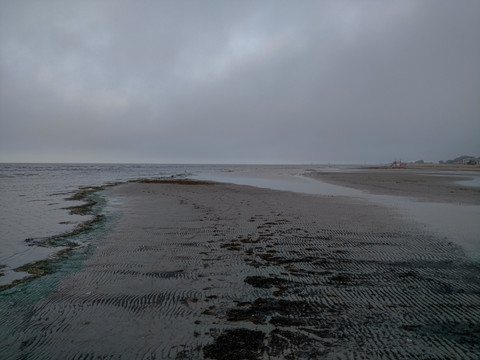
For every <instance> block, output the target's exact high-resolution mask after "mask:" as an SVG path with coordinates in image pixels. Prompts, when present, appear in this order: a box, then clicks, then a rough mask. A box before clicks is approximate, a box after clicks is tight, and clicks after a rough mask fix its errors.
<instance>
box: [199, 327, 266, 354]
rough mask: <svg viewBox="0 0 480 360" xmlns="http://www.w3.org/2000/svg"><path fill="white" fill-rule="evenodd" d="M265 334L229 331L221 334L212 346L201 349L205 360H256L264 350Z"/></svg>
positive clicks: (255, 331) (237, 330) (245, 330)
mask: <svg viewBox="0 0 480 360" xmlns="http://www.w3.org/2000/svg"><path fill="white" fill-rule="evenodd" d="M264 339H265V333H264V332H262V331H257V330H248V329H243V328H241V329H231V330H227V331H225V332H224V333H223V334H221V335H220V336H219V337H218V338H217V339H216V340H215V342H214V343H213V344H210V345H206V346H204V347H203V353H204V355H205V358H207V359H216V360H256V359H260V358H261V355H262V352H263V350H264V346H263V341H264Z"/></svg>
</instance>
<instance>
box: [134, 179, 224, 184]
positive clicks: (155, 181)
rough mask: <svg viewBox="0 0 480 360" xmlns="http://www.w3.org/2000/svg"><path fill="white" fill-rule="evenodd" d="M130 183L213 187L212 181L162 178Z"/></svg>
mask: <svg viewBox="0 0 480 360" xmlns="http://www.w3.org/2000/svg"><path fill="white" fill-rule="evenodd" d="M131 182H137V183H141V184H174V185H214V184H215V182H213V181H205V180H192V179H177V178H162V179H138V180H132V181H131Z"/></svg>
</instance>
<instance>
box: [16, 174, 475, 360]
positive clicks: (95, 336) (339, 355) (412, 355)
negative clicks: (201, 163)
mask: <svg viewBox="0 0 480 360" xmlns="http://www.w3.org/2000/svg"><path fill="white" fill-rule="evenodd" d="M371 174H372V175H368V183H369V184H370V185H369V186H370V189H373V188H380V187H381V186H380V184H382V185H384V189H388V191H391V190H392V189H394V188H395V189H396V190H395V191H397V192H398V194H399V195H401V194H404V193H408V194H412V193H417V192H418V193H419V194H420V193H421V194H422V196H427V197H428V198H429V199H433V198H435V199H437V200H438V201H451V199H453V197H455V198H456V199H457V201H458V199H459V198H458V196H463V197H462V198H461V199H462V200H461V201H465V202H466V203H469V204H478V201H479V197H478V191H477V190H475V189H474V188H473V190H472V189H470V188H469V189H470V190H459V191H458V192H455V193H451V192H450V191H451V188H450V187H451V186H456V185H448V184H447V185H445V184H446V183H445V182H442V181H441V177H439V178H438V179H439V180H438V182H436V181H437V180H435V181H434V182H433V184H430V185H426V184H425V182H427V183H428V181H430V180H428V179H426V178H425V177H424V176H422V175H418V174H409V175H404V177H401V180H400V181H398V178H397V177H396V178H395V179H393V178H392V177H390V175H388V174H387V175H385V176H383V175H374V173H371ZM314 176H319V177H320V176H321V177H322V178H325V179H326V178H329V179H330V180H327V181H332V182H335V183H340V184H342V183H347V182H348V183H350V184H352V183H354V184H355V186H359V187H360V186H367V185H365V184H364V185H361V183H362V181H363V182H364V181H365V179H367V178H366V176H367V175H365V174H363V175H362V174H360V175H359V174H357V175H356V177H355V176H353V175H352V176H350V175H343V174H341V175H340V174H335V175H332V174H328V175H325V174H317V175H314ZM342 176H343V177H344V178H343V180H342ZM349 176H350V177H349ZM402 176H403V175H402ZM359 184H360V185H359ZM427 188H428V189H429V190H428V191H425V189H427ZM476 191H477V192H476ZM103 194H104V196H106V197H107V198H108V199H109V201H110V203H111V204H113V205H112V207H113V209H114V211H115V212H117V213H118V214H120V216H121V218H120V220H119V221H118V223H117V225H116V227H115V229H114V231H113V232H112V233H111V234H109V235H108V236H107V237H106V238H105V239H103V240H102V242H101V243H99V244H98V248H97V249H96V250H95V251H94V253H93V255H92V256H91V257H90V258H88V260H86V262H85V263H84V266H83V268H82V269H81V270H79V271H78V272H76V273H74V274H73V275H71V276H68V277H66V278H64V279H63V280H62V281H61V282H60V283H59V285H58V287H57V288H56V290H55V291H54V292H53V293H52V294H51V295H50V296H48V297H47V298H45V299H43V300H41V301H40V302H38V303H36V304H35V305H34V306H33V308H32V310H31V313H30V314H29V316H30V318H29V320H28V322H29V323H28V326H27V327H26V329H27V330H25V332H24V333H23V334H21V336H18V338H11V339H9V341H10V342H11V344H12V347H11V348H10V350H9V353H8V354H7V358H9V359H10V358H11V359H17V358H35V359H204V358H210V359H231V360H234V359H396V358H398V359H400V358H401V359H474V358H478V357H479V356H480V320H479V319H480V276H479V274H480V264H478V263H477V262H473V261H471V260H469V259H468V258H466V257H465V254H464V251H463V250H462V248H461V247H459V246H457V245H455V244H454V243H452V242H448V241H445V240H444V239H442V238H439V237H438V236H435V235H433V234H431V233H429V232H427V231H426V230H425V229H424V228H423V227H422V226H421V224H418V223H415V222H414V221H412V220H407V219H405V218H403V217H401V216H400V215H398V213H396V212H395V211H393V210H392V209H388V208H385V207H382V206H380V205H378V204H374V203H371V202H368V201H367V200H365V199H354V198H348V197H340V196H335V197H332V196H321V195H311V194H310V195H307V194H299V193H293V192H283V191H275V190H268V189H260V188H255V187H249V186H240V185H232V184H220V183H208V182H203V181H198V182H195V181H170V182H160V181H159V182H155V181H153V182H147V183H128V184H123V185H119V186H116V187H113V188H110V189H107V190H105V191H104V192H103ZM425 194H427V195H425ZM18 339H21V341H18Z"/></svg>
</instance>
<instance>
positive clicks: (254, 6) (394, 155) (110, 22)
mask: <svg viewBox="0 0 480 360" xmlns="http://www.w3.org/2000/svg"><path fill="white" fill-rule="evenodd" d="M479 14H480V3H479V2H478V1H475V0H472V1H469V0H460V1H455V2H453V1H421V2H419V1H388V2H387V1H363V2H359V1H312V2H309V1H302V2H289V1H275V2H272V1H244V2H243V1H242V2H224V1H208V2H196V1H182V2H178V1H172V2H169V1H165V2H157V1H146V0H145V1H140V2H132V1H113V0H112V1H84V2H77V1H42V2H37V1H22V2H19V1H2V2H1V3H0V78H1V83H0V161H87V162H88V161H105V162H109V161H127V162H129V161H134V162H136V161H140V162H275V163H287V162H317V163H318V162H319V163H322V162H344V163H345V162H347V163H348V162H386V161H390V160H393V159H402V160H416V159H420V158H423V159H425V160H439V159H446V158H452V157H455V156H457V155H461V154H464V153H468V154H472V155H477V156H478V155H480V142H479V141H478V138H479V135H480V101H478V99H480V66H479V65H478V64H480V23H479V22H478V15H479Z"/></svg>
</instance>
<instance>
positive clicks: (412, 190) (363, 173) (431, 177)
mask: <svg viewBox="0 0 480 360" xmlns="http://www.w3.org/2000/svg"><path fill="white" fill-rule="evenodd" d="M473 169H474V170H475V171H473ZM469 173H470V175H469ZM469 173H467V171H465V170H464V171H463V173H462V172H460V171H458V169H456V168H447V169H446V168H440V169H436V170H434V169H433V168H428V167H425V168H417V169H355V170H353V171H335V172H334V171H332V172H327V171H319V172H312V173H310V174H309V176H311V177H313V178H315V179H318V180H321V181H325V182H328V183H332V184H337V185H342V186H347V187H351V188H354V189H359V190H365V191H367V192H371V193H374V194H382V195H394V196H407V197H412V198H416V199H419V200H423V201H433V202H445V203H457V204H458V203H460V204H470V205H480V187H478V186H477V187H475V186H467V185H463V184H459V183H458V182H461V181H465V180H467V179H473V178H476V177H479V176H480V171H478V169H477V168H472V171H470V172H469Z"/></svg>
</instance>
